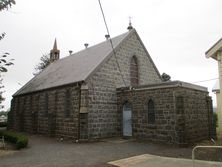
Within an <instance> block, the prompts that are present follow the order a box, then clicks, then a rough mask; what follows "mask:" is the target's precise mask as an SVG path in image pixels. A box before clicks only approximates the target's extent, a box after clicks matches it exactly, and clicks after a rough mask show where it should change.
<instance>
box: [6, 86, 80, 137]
mask: <svg viewBox="0 0 222 167" xmlns="http://www.w3.org/2000/svg"><path fill="white" fill-rule="evenodd" d="M67 91H69V98H68V99H67V94H66V93H67ZM79 92H80V88H79V87H78V86H75V85H72V86H65V87H62V88H56V89H50V90H45V91H42V92H36V93H32V94H27V95H22V96H16V97H14V98H13V100H12V103H11V111H10V113H9V127H8V128H9V129H12V130H16V131H22V132H28V133H33V134H35V133H39V134H45V135H49V136H57V137H65V138H72V139H78V127H79V125H78V124H79V119H78V117H79ZM67 112H68V113H67ZM67 114H68V115H67Z"/></svg>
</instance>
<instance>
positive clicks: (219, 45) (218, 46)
mask: <svg viewBox="0 0 222 167" xmlns="http://www.w3.org/2000/svg"><path fill="white" fill-rule="evenodd" d="M219 51H222V38H221V39H219V40H218V41H217V42H216V43H215V44H214V45H213V46H212V47H211V48H210V49H208V50H207V51H206V52H205V55H206V57H207V58H210V57H211V58H213V59H215V60H218V59H217V53H218V52H219Z"/></svg>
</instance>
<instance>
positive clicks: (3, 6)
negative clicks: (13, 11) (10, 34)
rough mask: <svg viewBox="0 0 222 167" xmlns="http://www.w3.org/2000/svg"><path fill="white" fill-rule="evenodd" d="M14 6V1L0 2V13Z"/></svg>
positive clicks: (5, 0)
mask: <svg viewBox="0 0 222 167" xmlns="http://www.w3.org/2000/svg"><path fill="white" fill-rule="evenodd" d="M12 5H15V0H0V11H2V10H5V9H8V8H9V7H11V6H12Z"/></svg>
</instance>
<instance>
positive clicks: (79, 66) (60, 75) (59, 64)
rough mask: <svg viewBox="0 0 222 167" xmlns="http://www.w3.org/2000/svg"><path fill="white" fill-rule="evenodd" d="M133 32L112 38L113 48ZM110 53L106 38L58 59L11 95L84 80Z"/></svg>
mask: <svg viewBox="0 0 222 167" xmlns="http://www.w3.org/2000/svg"><path fill="white" fill-rule="evenodd" d="M133 32H136V31H135V29H133V30H131V31H129V32H126V33H124V34H121V35H119V36H117V37H115V38H112V43H113V46H114V48H115V49H116V48H117V46H118V45H120V43H121V42H122V41H124V39H126V38H127V37H128V36H129V35H130V34H131V33H133ZM110 54H112V48H111V45H110V42H109V40H106V41H104V42H102V43H99V44H97V45H94V46H92V47H88V48H87V49H84V50H82V51H79V52H77V53H74V54H72V55H70V56H67V57H65V58H62V59H59V60H57V61H55V62H53V63H51V64H50V65H49V66H48V67H47V68H46V69H44V70H43V71H42V72H41V73H40V74H38V75H37V76H35V77H34V78H32V79H31V80H30V81H29V82H28V83H27V84H25V85H24V86H23V87H22V88H21V89H19V90H18V91H17V92H16V93H15V94H14V95H13V96H16V95H21V94H26V93H31V92H36V91H40V90H44V89H48V88H52V87H57V86H62V85H67V84H71V83H75V82H81V81H85V80H86V79H87V78H88V77H89V75H90V74H91V73H92V72H93V71H95V70H96V68H97V67H98V66H99V65H100V64H101V63H102V62H103V61H104V60H106V58H107V57H108V56H109V55H110Z"/></svg>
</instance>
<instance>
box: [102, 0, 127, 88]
mask: <svg viewBox="0 0 222 167" xmlns="http://www.w3.org/2000/svg"><path fill="white" fill-rule="evenodd" d="M98 1H99V6H100V10H101V12H102V16H103V21H104V24H105V26H106V31H107V34H108V35H109V37H110V40H109V41H110V44H111V47H112V51H113V54H114V57H115V59H116V64H117V67H118V69H119V72H120V75H121V77H122V80H123V83H124V85H125V87H126V82H125V80H124V77H123V74H122V72H121V69H120V65H119V62H118V60H117V55H116V51H115V49H114V47H113V42H112V38H111V36H110V33H109V28H108V25H107V23H106V18H105V14H104V12H103V8H102V4H101V2H100V0H98Z"/></svg>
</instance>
